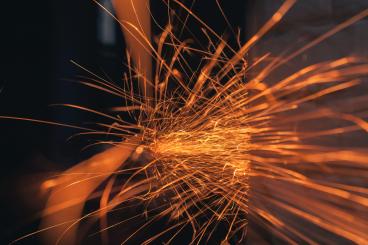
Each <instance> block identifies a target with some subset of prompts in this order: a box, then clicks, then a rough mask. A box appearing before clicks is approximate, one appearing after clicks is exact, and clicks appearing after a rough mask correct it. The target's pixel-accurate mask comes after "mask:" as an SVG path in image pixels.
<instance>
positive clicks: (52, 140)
mask: <svg viewBox="0 0 368 245" xmlns="http://www.w3.org/2000/svg"><path fill="white" fill-rule="evenodd" d="M221 2H222V6H223V8H224V10H225V12H226V14H227V15H228V18H229V21H230V23H231V25H233V26H234V27H235V26H244V23H245V2H246V1H235V2H234V1H221ZM230 2H231V3H230ZM185 3H186V4H187V5H188V6H190V5H191V4H192V3H193V1H185ZM192 7H193V10H194V11H195V12H196V13H198V15H199V16H201V17H202V18H203V20H204V21H206V22H207V23H208V24H209V25H210V26H211V27H214V29H215V30H216V31H217V32H218V33H223V32H225V31H226V32H228V33H229V32H230V30H229V28H228V27H227V26H226V23H225V22H224V20H223V18H222V17H221V14H220V12H219V11H218V9H217V7H216V4H215V1H212V0H205V1H204V0H200V1H196V2H194V5H193V6H192ZM151 8H152V12H153V15H154V16H156V18H157V19H158V21H159V22H160V24H164V23H165V21H166V19H167V16H166V13H167V11H166V7H165V5H164V4H163V3H162V2H161V1H151ZM1 10H2V11H1V12H2V13H1V18H2V20H1V32H2V34H1V38H0V39H1V68H0V90H1V92H0V115H3V116H20V117H28V118H35V119H44V120H50V121H55V122H65V123H72V124H74V123H75V124H82V125H88V122H94V121H99V122H101V120H102V119H101V118H98V117H96V116H94V115H93V114H88V113H83V112H80V111H75V110H71V109H65V108H60V107H55V106H50V105H51V104H57V103H71V104H78V105H84V106H88V107H91V108H96V109H105V108H107V107H109V106H115V105H116V102H117V101H116V99H115V98H111V96H106V95H105V94H103V93H101V92H96V91H94V90H91V89H88V88H85V87H83V86H81V85H79V84H77V83H74V82H73V80H74V81H75V80H76V79H77V77H78V76H79V75H84V76H90V75H88V74H86V73H85V72H83V71H82V70H81V69H79V68H78V67H76V66H75V65H73V64H72V63H71V62H70V60H74V61H76V62H78V63H79V64H81V65H83V66H85V67H87V68H88V69H90V70H91V71H93V72H95V73H97V74H99V75H101V76H103V77H105V78H108V79H110V80H112V81H115V82H117V83H119V81H120V77H121V75H122V74H123V72H124V71H126V69H125V68H124V66H123V60H124V57H123V54H124V49H125V44H124V40H123V37H122V34H121V33H120V29H119V27H118V25H117V24H116V23H113V27H112V29H114V33H115V38H114V42H113V43H103V42H102V41H101V35H102V34H101V29H99V26H100V24H101V23H100V22H101V19H102V18H103V17H102V16H103V15H104V13H103V12H102V11H101V9H99V7H98V6H97V5H96V4H94V3H93V2H92V1H89V0H62V1H61V0H51V1H50V0H39V1H6V2H5V3H2V4H1ZM179 14H180V13H179ZM157 16H158V17H157ZM193 25H197V24H196V23H195V22H194V21H189V23H188V27H189V28H191V26H193ZM193 29H194V28H193ZM153 31H154V33H155V34H159V28H157V27H156V26H154V27H153ZM204 41H205V40H204ZM86 123H87V124H86ZM77 132H78V131H77V130H73V129H67V128H62V127H56V126H48V125H40V124H37V123H31V122H24V121H15V120H3V119H0V154H1V157H0V161H1V162H0V164H1V165H0V166H1V177H0V181H1V182H0V186H1V187H0V188H1V190H0V195H1V206H2V207H1V211H0V215H1V222H0V223H1V229H0V233H1V235H0V237H1V239H0V243H1V244H6V243H8V242H10V241H11V240H13V239H15V238H18V237H19V236H21V235H24V234H27V233H29V232H32V231H34V230H36V229H37V225H38V220H37V215H38V213H37V212H38V211H40V210H41V209H42V200H43V199H44V198H45V194H42V193H40V192H39V184H40V183H41V182H42V180H44V179H46V178H47V176H49V175H50V174H51V173H52V172H54V171H58V170H64V169H67V168H68V167H70V166H72V165H73V164H75V163H77V162H79V161H81V160H83V159H85V158H86V157H88V156H90V155H91V154H93V153H94V152H97V151H99V150H100V149H98V148H93V149H90V150H86V151H81V149H82V147H83V146H85V145H87V144H88V143H90V142H91V140H90V139H88V138H85V137H84V138H77V139H75V140H71V141H67V138H68V137H69V136H71V135H73V134H74V133H77ZM1 241H3V242H1ZM30 243H37V238H36V239H30V240H25V242H24V244H30ZM21 244H23V243H21Z"/></svg>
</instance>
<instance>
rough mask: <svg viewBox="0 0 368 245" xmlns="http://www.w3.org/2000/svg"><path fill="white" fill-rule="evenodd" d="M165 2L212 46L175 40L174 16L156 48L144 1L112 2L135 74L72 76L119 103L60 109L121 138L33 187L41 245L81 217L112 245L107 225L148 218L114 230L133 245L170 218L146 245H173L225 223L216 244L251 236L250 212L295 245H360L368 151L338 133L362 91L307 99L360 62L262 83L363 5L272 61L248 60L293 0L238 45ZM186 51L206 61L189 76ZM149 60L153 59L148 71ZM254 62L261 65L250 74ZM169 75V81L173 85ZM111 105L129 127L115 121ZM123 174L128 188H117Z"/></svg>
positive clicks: (359, 67) (360, 106) (343, 87)
mask: <svg viewBox="0 0 368 245" xmlns="http://www.w3.org/2000/svg"><path fill="white" fill-rule="evenodd" d="M172 2H173V4H174V3H175V6H176V7H178V8H181V9H183V10H185V11H187V12H188V13H189V14H190V16H191V17H192V18H193V19H195V20H197V21H198V22H199V24H200V25H201V26H203V27H204V28H205V29H206V31H207V32H209V33H212V34H213V36H214V40H211V43H212V44H213V47H209V49H208V50H197V49H195V48H192V47H191V46H189V43H190V42H189V41H187V40H183V41H181V40H179V38H178V37H177V36H176V35H175V28H173V27H172V26H171V23H169V24H168V25H167V27H166V28H165V29H164V30H163V32H162V34H161V36H160V37H159V39H158V40H159V41H158V44H157V48H154V47H153V46H152V44H151V43H150V35H151V34H150V29H149V24H150V19H149V14H148V13H149V12H148V9H147V1H145V0H142V1H134V4H133V0H127V1H115V6H116V8H117V13H118V17H117V18H116V19H117V20H118V21H119V23H120V24H121V25H122V28H123V30H124V31H125V35H126V36H125V38H126V40H127V42H128V49H129V51H130V53H131V56H132V59H133V62H135V64H136V66H135V67H134V66H133V67H130V68H131V70H130V73H132V75H128V74H126V75H125V77H124V82H125V84H124V85H125V86H124V88H122V87H119V86H117V85H115V84H113V83H111V82H109V81H106V80H103V79H101V78H100V77H97V76H96V75H95V74H93V73H91V75H93V76H94V77H95V80H94V79H91V80H88V81H81V83H83V84H84V85H86V86H89V87H92V88H95V89H97V90H100V91H102V92H106V93H109V94H111V95H112V96H118V97H120V98H123V99H124V100H126V101H128V102H127V103H126V105H123V106H120V105H118V106H116V107H113V108H112V112H113V113H111V114H107V113H103V112H99V111H96V110H93V109H89V108H85V107H82V106H78V105H70V104H65V105H63V106H67V107H72V108H74V109H78V110H83V111H88V112H91V113H95V114H97V115H99V116H103V117H105V118H107V119H110V120H111V121H112V123H111V125H108V124H98V126H100V127H103V128H104V129H105V130H92V129H86V128H80V129H81V130H83V131H85V132H83V134H86V135H88V134H106V135H114V136H119V137H120V138H121V139H122V142H105V141H103V142H99V143H108V144H110V145H112V146H111V148H110V149H108V150H106V151H104V152H102V153H100V154H97V155H95V156H94V157H92V158H91V159H89V160H87V161H85V162H82V163H79V164H78V165H76V166H75V167H73V168H71V169H69V170H67V171H65V172H64V173H63V174H61V175H60V177H58V178H56V179H52V180H48V181H46V182H45V183H44V185H43V186H42V188H45V189H51V190H52V191H51V194H50V197H49V199H48V202H47V205H46V208H45V210H44V212H43V222H42V227H41V229H40V231H39V232H43V233H44V238H45V241H46V243H47V244H51V243H54V242H57V243H58V244H75V243H76V242H77V241H78V239H80V237H79V236H78V235H79V234H78V233H77V229H78V227H79V225H82V221H86V220H92V222H95V221H96V220H99V222H100V230H99V231H98V232H96V233H94V235H96V234H101V237H102V240H103V241H104V242H105V243H106V244H108V241H109V237H108V231H109V229H114V228H116V227H117V226H119V225H121V224H124V225H126V224H127V222H130V221H131V220H138V221H142V220H143V221H144V223H143V224H142V225H141V226H139V227H138V228H137V229H136V230H134V231H133V232H131V233H129V234H124V235H125V236H124V237H122V244H130V242H131V241H132V240H133V239H134V238H135V237H137V236H139V234H140V232H143V231H144V229H145V228H147V227H150V226H153V225H154V224H155V222H156V221H157V220H159V219H160V218H163V217H166V218H168V221H167V224H169V225H167V226H166V227H163V228H162V230H161V231H160V232H158V233H156V234H153V235H151V236H150V237H149V238H147V239H145V240H144V242H143V244H149V243H154V242H155V241H156V240H157V239H160V238H161V237H163V236H164V235H165V234H170V238H169V240H168V241H167V242H168V243H170V242H172V241H173V239H175V237H176V236H178V235H179V234H180V232H181V231H182V230H183V229H186V228H188V229H190V230H191V231H192V237H191V241H192V242H193V243H200V242H204V243H205V242H208V240H209V239H210V238H211V236H212V235H213V233H214V232H215V229H216V228H217V227H216V226H217V225H218V224H220V223H222V224H226V225H225V227H226V229H225V234H224V237H223V244H228V243H229V242H230V240H231V238H233V237H234V236H235V235H236V234H239V232H240V233H242V236H241V237H243V235H244V236H245V235H246V232H247V226H248V220H252V221H253V222H254V223H256V224H257V225H258V226H260V227H262V228H264V229H265V230H267V231H269V232H270V233H272V234H273V235H275V236H276V237H278V238H279V239H281V240H283V241H285V242H286V243H290V244H297V243H298V242H300V241H301V242H303V243H308V244H323V243H325V244H329V243H331V240H329V237H328V236H325V234H324V233H323V232H319V233H318V232H316V233H313V232H311V230H313V229H317V230H318V229H321V230H323V231H327V232H328V233H331V234H332V235H333V236H337V237H340V238H343V239H346V240H348V241H351V242H353V243H357V244H368V233H367V230H368V220H367V217H366V213H367V211H368V188H367V187H366V186H362V185H361V184H359V183H358V181H361V182H360V183H362V182H363V183H367V181H368V165H367V163H368V152H367V150H366V149H364V148H359V147H354V144H350V145H351V146H350V145H349V146H348V147H345V146H339V145H336V142H335V141H336V138H335V137H336V135H345V136H349V134H350V133H355V132H360V133H362V134H366V133H367V132H368V123H367V121H366V118H367V116H368V114H367V110H366V109H367V106H366V105H367V102H368V97H367V96H366V95H363V96H362V97H360V98H354V97H352V98H349V99H346V100H344V101H342V102H341V101H340V102H336V104H334V105H333V106H328V105H323V106H322V105H318V104H317V106H316V104H314V103H315V102H316V101H319V100H322V99H323V98H325V97H328V96H332V95H335V94H338V93H339V92H341V91H348V90H352V89H354V88H356V87H359V86H360V85H361V83H362V82H363V78H365V77H367V76H368V63H367V60H366V59H364V58H360V57H355V56H354V57H353V56H352V57H341V58H339V59H335V60H326V61H323V62H320V63H317V64H311V65H309V66H308V67H304V68H302V69H300V70H299V71H296V72H293V73H290V74H283V78H281V79H280V80H279V81H277V82H276V83H272V84H269V83H268V80H269V78H270V77H271V76H272V72H273V71H275V70H276V69H277V68H279V67H281V66H282V65H285V64H286V63H287V62H290V61H291V60H292V59H293V58H294V57H296V56H297V55H299V54H301V53H303V52H305V51H306V50H308V49H310V48H311V47H313V46H315V45H317V44H318V43H320V42H322V41H323V40H325V39H326V38H328V37H330V36H331V35H333V34H335V33H337V32H338V31H341V30H342V29H344V28H347V27H348V26H351V25H353V24H354V23H356V22H357V21H358V20H361V19H363V18H365V17H367V16H368V10H365V11H363V12H361V13H357V15H355V16H353V17H351V18H349V19H347V20H346V21H344V22H343V23H341V24H338V25H337V26H335V27H334V28H332V29H331V30H330V31H328V32H326V33H325V34H323V35H321V36H320V37H318V38H316V39H314V40H313V41H312V42H310V43H308V44H306V45H305V46H303V47H301V48H300V49H298V50H296V51H292V52H290V53H288V54H287V55H285V56H284V57H280V58H279V59H273V60H271V61H269V60H268V58H269V57H271V54H270V53H267V54H263V55H262V56H260V57H258V58H257V59H255V60H254V61H251V60H246V58H245V56H246V54H247V53H248V52H249V51H250V50H251V48H252V47H254V46H255V45H256V44H257V42H258V41H259V40H260V39H261V38H262V37H263V36H264V35H265V34H267V33H268V32H269V31H270V30H271V29H272V28H273V27H274V26H275V25H277V24H278V23H279V22H280V21H281V19H282V18H284V16H285V14H286V13H287V12H288V11H289V10H290V9H291V8H292V7H293V5H294V4H295V2H296V1H294V0H286V1H284V3H283V4H282V5H281V6H280V8H279V10H278V11H277V12H276V13H275V14H274V15H273V17H271V18H270V19H269V20H268V21H267V22H266V23H265V24H264V25H263V27H261V28H260V30H259V31H258V32H257V33H256V34H255V35H254V36H253V37H251V38H250V39H249V41H247V42H246V43H245V44H243V45H242V46H241V47H240V48H239V49H238V50H233V49H232V48H231V47H230V46H229V44H228V43H227V42H226V41H225V40H224V39H223V38H222V37H221V36H220V35H218V34H217V33H215V32H214V31H213V30H212V29H211V28H210V27H209V26H207V25H206V24H205V23H204V22H203V21H202V20H201V19H199V17H198V16H197V15H196V14H195V13H193V12H192V11H191V10H190V9H189V8H187V7H186V6H185V5H184V4H183V3H181V2H180V1H178V0H173V1H172ZM127 6H128V7H129V8H132V11H128V12H129V13H126V12H124V7H127ZM137 16H139V18H138V17H137ZM165 49H170V51H171V53H172V56H171V57H165V56H164V55H163V53H164V51H163V50H165ZM189 51H190V52H192V53H193V54H196V55H199V56H201V57H203V56H206V58H207V59H206V62H207V63H205V64H202V65H201V67H199V69H197V70H198V71H197V72H195V71H192V70H190V69H189V68H187V67H186V63H187V62H188V60H186V59H185V55H184V54H185V53H186V52H189ZM229 52H230V53H231V54H232V55H231V56H230V57H229V55H228V53H229ZM151 59H154V60H156V61H157V63H156V64H157V67H156V69H155V74H153V75H152V74H150V70H151V66H152V64H151ZM204 60H205V59H204ZM137 64H138V65H137ZM255 67H261V69H260V71H259V72H257V74H255V75H248V74H249V73H250V72H253V71H254V69H255ZM188 73H189V74H188ZM134 75H138V77H139V79H137V76H134ZM151 80H152V81H151ZM142 81H143V82H142ZM134 82H139V83H142V84H144V86H143V88H142V90H141V93H140V94H134V93H133V91H132V89H131V84H133V83H134ZM171 83H173V84H175V89H170V86H169V85H170V84H171ZM354 109H356V111H354ZM119 112H121V113H124V114H123V115H129V116H130V117H131V118H133V119H135V120H136V124H134V123H130V122H127V121H128V120H124V119H122V118H123V117H119V116H117V115H118V113H119ZM21 120H30V119H25V118H21ZM36 121H37V120H36ZM38 122H45V121H38ZM46 123H49V122H46ZM67 126H68V125H67ZM69 126H71V125H69ZM71 127H74V126H71ZM325 142H328V143H325ZM142 159H143V160H142ZM126 175H127V176H126ZM121 176H123V177H122V179H123V183H119V184H116V182H117V181H116V180H117V179H118V178H119V177H121ZM352 179H353V180H354V181H356V182H354V181H352ZM101 186H102V187H103V189H102V191H101V189H98V187H101ZM96 198H97V199H99V207H98V208H97V210H95V211H92V212H89V213H84V212H83V208H84V206H85V204H86V203H87V202H88V201H89V200H90V199H96ZM132 203H133V204H137V205H142V206H144V211H143V212H142V213H139V214H137V215H136V216H132V217H129V218H124V219H123V220H122V221H121V222H119V223H115V224H109V223H108V219H107V217H108V215H109V214H111V213H113V212H115V211H116V210H118V209H123V210H125V209H124V208H126V207H128V206H129V205H132ZM359 214H362V215H361V216H360V215H359ZM363 214H364V215H363ZM309 227H313V228H311V230H309ZM83 235H84V234H83ZM242 239H243V238H242Z"/></svg>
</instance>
